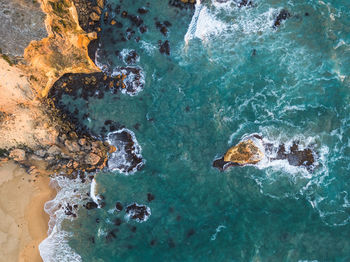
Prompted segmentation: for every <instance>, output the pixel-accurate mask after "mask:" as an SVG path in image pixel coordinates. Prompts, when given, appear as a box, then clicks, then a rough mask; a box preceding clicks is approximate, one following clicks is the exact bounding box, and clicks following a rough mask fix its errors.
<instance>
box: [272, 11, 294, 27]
mask: <svg viewBox="0 0 350 262" xmlns="http://www.w3.org/2000/svg"><path fill="white" fill-rule="evenodd" d="M289 17H291V14H290V13H289V12H288V10H286V9H282V10H281V11H280V12H279V14H278V16H277V17H276V19H275V22H274V23H273V28H275V29H276V28H277V27H279V26H280V25H281V22H282V21H283V20H287V19H288V18H289Z"/></svg>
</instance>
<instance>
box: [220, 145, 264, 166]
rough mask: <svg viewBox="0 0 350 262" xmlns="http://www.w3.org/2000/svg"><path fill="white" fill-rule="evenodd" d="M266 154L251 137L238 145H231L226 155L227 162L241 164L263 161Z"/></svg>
mask: <svg viewBox="0 0 350 262" xmlns="http://www.w3.org/2000/svg"><path fill="white" fill-rule="evenodd" d="M263 157H264V154H263V153H262V152H261V150H260V149H259V148H258V147H257V146H256V145H255V144H254V142H253V141H252V140H251V139H249V140H246V141H242V142H240V143H239V144H238V145H236V146H234V147H231V148H230V149H229V150H228V151H227V152H226V154H225V156H224V161H225V162H233V163H237V164H239V165H247V164H256V163H258V162H259V161H261V160H262V159H263Z"/></svg>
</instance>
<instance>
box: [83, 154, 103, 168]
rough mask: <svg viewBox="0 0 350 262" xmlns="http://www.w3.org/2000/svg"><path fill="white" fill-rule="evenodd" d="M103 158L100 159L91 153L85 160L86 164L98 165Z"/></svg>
mask: <svg viewBox="0 0 350 262" xmlns="http://www.w3.org/2000/svg"><path fill="white" fill-rule="evenodd" d="M100 160H101V157H99V156H98V155H96V154H94V153H90V154H88V155H87V156H86V158H85V163H86V164H88V165H92V166H94V165H97V164H98V162H100Z"/></svg>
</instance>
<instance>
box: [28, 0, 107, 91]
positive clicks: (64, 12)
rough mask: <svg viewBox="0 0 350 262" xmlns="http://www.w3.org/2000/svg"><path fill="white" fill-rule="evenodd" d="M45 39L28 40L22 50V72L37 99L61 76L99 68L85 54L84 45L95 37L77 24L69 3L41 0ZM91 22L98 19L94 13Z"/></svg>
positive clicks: (72, 8) (73, 7)
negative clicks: (44, 18) (23, 60)
mask: <svg viewBox="0 0 350 262" xmlns="http://www.w3.org/2000/svg"><path fill="white" fill-rule="evenodd" d="M41 7H42V10H43V11H44V12H45V13H46V14H47V18H46V20H45V24H46V27H47V29H48V37H47V38H44V39H42V40H40V41H32V42H31V43H30V44H29V45H28V47H27V48H26V49H25V51H24V58H25V62H26V64H25V65H22V68H23V69H24V71H26V72H27V73H28V75H31V83H32V86H33V87H34V88H35V90H36V91H37V93H38V94H39V95H40V96H41V97H46V96H47V94H48V92H49V90H50V88H51V86H52V85H53V83H54V82H56V80H58V79H59V78H60V77H61V76H62V75H63V74H65V73H92V72H98V71H100V69H99V68H98V67H97V66H96V65H95V64H94V63H93V61H91V59H90V57H89V55H88V48H87V47H88V44H89V43H90V41H91V40H92V37H96V34H87V33H86V32H85V31H84V30H83V29H82V28H81V27H80V25H79V21H78V14H77V10H76V8H75V6H74V4H73V1H68V0H50V1H49V0H42V4H41ZM94 14H95V15H96V16H95V17H94V19H97V17H99V16H98V15H97V14H96V13H94Z"/></svg>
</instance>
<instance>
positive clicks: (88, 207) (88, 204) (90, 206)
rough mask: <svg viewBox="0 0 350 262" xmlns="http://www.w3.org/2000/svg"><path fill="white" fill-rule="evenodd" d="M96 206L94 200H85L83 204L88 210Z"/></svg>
mask: <svg viewBox="0 0 350 262" xmlns="http://www.w3.org/2000/svg"><path fill="white" fill-rule="evenodd" d="M97 207H98V205H97V204H96V203H95V202H87V203H86V204H85V208H86V209H88V210H90V209H95V208H97Z"/></svg>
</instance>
